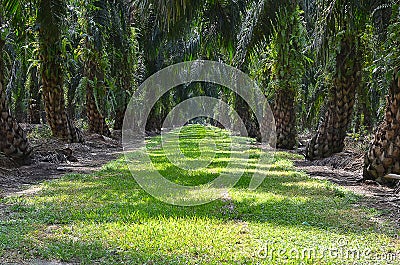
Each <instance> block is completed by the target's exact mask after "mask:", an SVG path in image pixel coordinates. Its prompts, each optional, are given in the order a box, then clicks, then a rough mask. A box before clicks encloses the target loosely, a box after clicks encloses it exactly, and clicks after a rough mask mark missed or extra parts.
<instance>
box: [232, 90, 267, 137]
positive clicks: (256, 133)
mask: <svg viewBox="0 0 400 265" xmlns="http://www.w3.org/2000/svg"><path fill="white" fill-rule="evenodd" d="M235 110H236V112H237V114H238V115H239V116H240V118H241V119H242V121H243V123H244V125H245V126H246V129H247V134H248V136H249V137H251V138H255V139H257V140H258V141H260V139H261V134H260V129H259V126H258V124H257V123H256V122H255V121H254V119H253V117H252V115H251V112H250V107H249V105H248V104H247V103H246V101H245V100H244V99H243V98H242V97H240V96H239V95H235Z"/></svg>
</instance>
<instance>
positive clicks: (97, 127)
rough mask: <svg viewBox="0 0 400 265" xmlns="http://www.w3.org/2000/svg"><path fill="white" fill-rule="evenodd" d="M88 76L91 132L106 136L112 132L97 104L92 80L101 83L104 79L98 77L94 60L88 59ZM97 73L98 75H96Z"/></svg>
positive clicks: (87, 98)
mask: <svg viewBox="0 0 400 265" xmlns="http://www.w3.org/2000/svg"><path fill="white" fill-rule="evenodd" d="M85 71H86V76H87V77H88V79H89V80H90V81H91V82H87V84H86V115H87V117H88V120H89V132H91V133H97V134H101V135H104V136H110V135H111V132H110V130H109V128H108V126H107V124H106V120H105V118H104V116H103V115H102V114H101V113H100V111H99V108H98V106H97V104H96V99H95V95H94V91H93V85H92V82H93V81H94V80H97V84H100V83H101V82H102V80H99V79H98V77H99V76H98V74H96V73H98V71H99V69H98V67H97V65H96V63H95V62H94V61H92V60H90V59H89V60H88V61H87V63H86V69H85ZM96 75H97V76H96Z"/></svg>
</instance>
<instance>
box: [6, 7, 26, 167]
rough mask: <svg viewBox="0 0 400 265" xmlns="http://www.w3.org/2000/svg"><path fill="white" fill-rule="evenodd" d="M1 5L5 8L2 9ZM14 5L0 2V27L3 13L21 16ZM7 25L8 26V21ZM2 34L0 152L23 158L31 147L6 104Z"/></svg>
mask: <svg viewBox="0 0 400 265" xmlns="http://www.w3.org/2000/svg"><path fill="white" fill-rule="evenodd" d="M3 7H5V8H4V9H3ZM15 7H16V8H14V9H10V3H7V2H4V3H3V2H2V6H1V7H0V27H3V26H4V23H5V22H6V21H5V19H4V14H7V15H8V16H7V17H9V18H10V20H11V18H12V16H13V15H14V13H17V14H18V15H19V16H21V9H20V8H19V6H18V5H17V6H15ZM11 10H13V12H11ZM8 26H10V23H9V24H8ZM4 34H5V33H4V31H2V32H0V152H1V153H3V154H5V155H6V156H9V157H12V158H14V159H25V158H27V157H29V155H30V153H31V151H32V149H31V147H30V144H29V141H28V139H27V137H26V133H25V131H24V130H23V129H22V128H21V126H20V125H19V124H18V122H17V121H16V120H15V118H14V117H13V116H12V115H11V111H10V109H9V108H8V104H7V98H6V91H5V88H6V86H5V85H6V84H5V76H4V62H3V47H4V45H5V39H4Z"/></svg>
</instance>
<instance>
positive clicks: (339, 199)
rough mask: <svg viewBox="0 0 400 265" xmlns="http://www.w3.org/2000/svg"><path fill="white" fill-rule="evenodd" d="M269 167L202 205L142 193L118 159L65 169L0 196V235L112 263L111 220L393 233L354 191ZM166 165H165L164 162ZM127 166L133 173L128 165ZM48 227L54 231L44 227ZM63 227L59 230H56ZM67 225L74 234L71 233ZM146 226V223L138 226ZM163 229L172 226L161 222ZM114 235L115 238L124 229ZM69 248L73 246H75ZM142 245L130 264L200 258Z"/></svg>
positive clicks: (45, 251)
mask: <svg viewBox="0 0 400 265" xmlns="http://www.w3.org/2000/svg"><path fill="white" fill-rule="evenodd" d="M273 169H274V170H272V171H269V172H267V173H268V174H266V175H267V177H266V179H265V180H264V182H263V183H262V185H261V186H260V187H259V188H258V189H257V190H256V191H250V190H248V189H247V187H248V184H249V182H250V179H251V177H252V176H251V174H248V173H246V174H245V175H244V176H243V177H242V178H241V180H240V181H239V182H238V183H237V185H236V186H235V188H234V189H232V190H230V192H229V196H228V197H225V198H223V199H221V200H217V201H214V202H211V203H209V204H206V205H200V206H196V207H179V206H173V205H169V204H165V203H162V202H160V201H158V200H157V199H155V198H153V197H152V196H150V195H149V194H147V193H146V192H145V191H144V190H143V189H141V187H140V186H139V185H138V184H137V183H136V182H135V180H134V178H133V177H132V175H131V172H130V171H129V170H128V168H127V166H126V164H125V163H124V161H123V160H122V159H120V160H118V161H116V162H114V163H112V164H110V165H108V166H105V167H104V168H103V169H102V170H101V171H99V172H98V173H95V174H92V175H69V176H66V177H64V178H63V179H60V180H57V181H52V182H47V183H46V184H45V188H44V190H43V191H42V192H41V193H40V194H38V195H36V196H33V197H26V198H25V197H24V198H14V199H13V198H11V199H8V201H7V203H8V204H9V205H11V206H10V207H9V216H8V217H7V218H6V219H4V220H3V221H2V225H3V227H8V228H5V229H4V230H5V235H6V237H7V236H12V235H13V234H14V235H15V234H17V232H18V231H19V234H18V240H21V241H23V242H25V243H23V244H22V245H21V246H22V247H23V248H26V247H28V248H31V249H33V250H34V251H32V253H33V254H32V255H34V256H36V255H37V256H40V257H42V258H45V259H54V258H57V257H58V258H59V259H62V260H68V261H71V260H74V259H78V260H80V261H82V260H84V261H86V262H89V263H90V261H93V260H102V259H106V260H107V261H108V262H119V261H121V260H123V259H124V258H123V256H124V255H125V254H123V253H125V252H124V251H122V250H121V253H122V254H121V253H119V252H118V251H119V250H118V248H117V249H116V248H115V244H116V243H115V242H114V241H113V242H114V243H112V242H111V243H110V242H108V241H107V240H108V236H109V234H107V233H108V232H107V231H114V230H113V229H112V227H113V226H114V225H116V224H118V225H117V226H118V229H121V230H122V231H124V229H126V228H124V227H141V228H140V229H145V232H143V233H145V234H144V235H142V237H144V236H145V235H146V233H149V234H151V233H154V236H157V231H158V230H154V231H156V232H154V231H153V232H151V231H152V230H151V225H149V224H152V225H154V223H162V222H174V220H175V221H178V220H179V222H182V220H183V222H197V221H198V220H200V221H201V222H217V223H219V224H221V225H231V224H233V223H241V222H245V223H251V224H255V225H257V224H268V225H271V226H276V227H287V228H288V229H289V230H290V229H293V228H297V229H302V230H307V229H317V230H320V231H321V232H322V231H326V229H331V228H333V229H334V230H335V233H337V234H343V235H346V234H349V233H353V234H358V233H360V232H363V231H373V232H374V233H377V234H383V235H387V236H389V237H390V236H393V235H392V233H391V232H389V231H386V230H382V229H381V227H380V225H379V224H377V223H376V222H375V221H374V220H372V219H371V218H370V217H369V216H368V215H367V213H366V212H364V211H361V210H357V209H354V207H353V206H352V204H353V203H354V202H355V201H356V200H357V197H356V196H355V195H353V194H351V193H348V192H345V191H343V190H341V189H339V188H338V187H336V186H334V185H331V184H329V183H328V182H324V181H317V180H310V179H309V178H308V177H307V176H306V175H305V174H303V173H299V172H295V171H292V170H291V169H290V168H286V169H282V170H281V171H279V168H278V167H275V168H273ZM138 170H140V169H138ZM167 172H171V169H168V168H166V169H165V173H167ZM132 173H133V174H135V172H134V171H133V172H132ZM206 177H207V176H206ZM208 177H210V176H208ZM175 180H178V179H177V178H175ZM197 181H202V180H194V183H196V182H197ZM171 220H172V221H171ZM196 220H197V221H196ZM305 224H306V225H305ZM11 227H12V228H11ZM49 227H50V228H51V227H53V228H54V230H51V229H50V230H49ZM71 227H73V228H71ZM96 227H99V231H96ZM110 227H111V228H110ZM63 229H64V230H65V229H66V231H64V232H63ZM74 229H76V230H79V231H82V233H81V234H79V233H78V235H76V231H75V230H74ZM107 229H109V230H107ZM146 229H150V230H149V231H148V232H146V231H147V230H146ZM153 229H154V228H153ZM157 229H161V228H157ZM166 229H172V228H171V227H170V226H167V228H166ZM189 229H190V228H189ZM103 230H104V231H103ZM141 231H142V230H141ZM165 232H167V233H168V232H169V231H164V232H163V233H165ZM187 232H188V233H190V232H192V231H189V230H188V231H187ZM7 233H8V234H7ZM97 233H99V234H97ZM121 233H122V232H121ZM171 233H173V232H171ZM58 234H62V236H60V237H59V236H58ZM93 235H95V236H93ZM92 236H93V237H92ZM181 236H185V235H184V234H183V235H181ZM120 237H122V238H123V237H124V234H123V233H122V234H121V236H120ZM0 240H1V237H0ZM114 240H117V239H114ZM148 240H150V241H151V240H152V239H151V238H149V239H148ZM166 240H167V241H168V240H169V239H168V238H167V239H166ZM128 241H129V240H128ZM4 242H5V243H4V244H3V245H4V246H6V247H7V246H8V247H9V245H8V244H10V242H9V241H4ZM35 242H36V243H38V242H40V244H38V245H36V244H35ZM118 242H119V241H118ZM157 244H158V243H157ZM21 246H18V245H15V246H13V247H12V248H14V247H15V248H20V247H21ZM125 248H126V249H129V247H127V246H125V247H123V249H125ZM3 249H4V248H3ZM76 249H81V251H80V252H79V253H77V252H76ZM149 249H153V250H154V247H153V246H152V247H149V248H147V250H144V251H141V250H140V249H138V250H134V251H133V252H132V251H131V252H129V253H130V254H129V259H130V260H133V261H132V263H131V264H136V263H135V262H136V261H137V262H138V263H141V262H145V261H148V260H153V261H156V262H157V264H167V263H178V264H179V263H180V262H181V263H182V264H184V263H185V261H186V260H188V259H194V260H199V259H200V258H204V257H195V256H196V254H195V253H196V251H194V252H193V253H194V254H193V253H192V252H191V255H194V257H193V256H191V257H186V256H182V257H179V255H178V254H171V255H170V256H169V255H167V254H165V253H164V254H163V253H159V252H158V251H157V250H154V253H153V252H150V251H149ZM35 251H36V253H35ZM132 253H134V254H132ZM200 253H201V251H200ZM200 256H201V255H200Z"/></svg>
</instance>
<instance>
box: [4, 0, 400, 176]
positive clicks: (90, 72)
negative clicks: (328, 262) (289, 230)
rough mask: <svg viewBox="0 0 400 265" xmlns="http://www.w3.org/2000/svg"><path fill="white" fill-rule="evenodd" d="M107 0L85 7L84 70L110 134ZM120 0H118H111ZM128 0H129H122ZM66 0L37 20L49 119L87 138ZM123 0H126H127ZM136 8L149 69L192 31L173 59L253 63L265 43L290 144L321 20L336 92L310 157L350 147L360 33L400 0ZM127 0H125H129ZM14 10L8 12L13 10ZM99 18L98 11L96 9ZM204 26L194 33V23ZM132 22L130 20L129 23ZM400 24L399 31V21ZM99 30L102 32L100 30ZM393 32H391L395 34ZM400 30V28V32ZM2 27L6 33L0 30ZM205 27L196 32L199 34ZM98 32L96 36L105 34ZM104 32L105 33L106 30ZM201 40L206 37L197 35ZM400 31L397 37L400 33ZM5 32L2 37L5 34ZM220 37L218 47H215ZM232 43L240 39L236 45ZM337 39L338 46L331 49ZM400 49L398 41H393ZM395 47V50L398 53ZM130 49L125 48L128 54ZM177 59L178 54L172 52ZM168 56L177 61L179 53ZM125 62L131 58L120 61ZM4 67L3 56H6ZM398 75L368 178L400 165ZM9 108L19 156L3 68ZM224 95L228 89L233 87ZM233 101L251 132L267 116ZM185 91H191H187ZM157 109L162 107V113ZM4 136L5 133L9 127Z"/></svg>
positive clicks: (24, 147)
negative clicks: (69, 73)
mask: <svg viewBox="0 0 400 265" xmlns="http://www.w3.org/2000/svg"><path fill="white" fill-rule="evenodd" d="M104 2H107V1H102V2H101V1H93V3H94V8H93V10H87V12H86V13H85V15H86V16H87V21H94V23H92V24H88V25H86V29H87V33H88V34H87V36H88V37H87V39H86V41H85V43H84V45H85V48H86V51H87V52H86V53H85V58H84V61H85V63H84V68H85V70H84V75H85V76H86V78H87V79H88V82H87V83H86V84H87V85H86V91H87V93H86V107H87V109H86V112H87V116H88V123H89V130H90V131H91V132H94V133H99V134H103V135H109V134H110V130H109V128H108V126H107V124H106V122H105V116H104V113H103V112H104V111H103V110H102V108H101V104H99V103H98V102H97V99H96V97H95V95H94V92H93V89H94V87H93V86H96V87H99V86H100V87H101V86H104V82H105V80H104V69H102V65H101V63H99V58H101V57H102V54H101V53H102V49H101V48H99V47H98V46H96V44H95V43H94V42H93V38H92V37H93V35H94V34H98V32H100V34H101V31H102V23H101V12H102V9H104V5H102V3H104ZM110 2H112V3H113V4H115V3H116V2H115V1H110ZM119 3H120V4H121V3H124V1H120V2H119ZM25 4H26V2H25V1H23V0H4V5H3V7H4V10H0V16H3V17H0V23H1V24H3V25H5V24H6V23H12V24H13V26H14V27H18V26H19V25H20V23H19V22H20V20H21V19H22V18H21V13H22V10H23V8H24V6H25ZM65 4H66V3H65V2H64V0H38V3H37V22H38V25H39V44H40V46H39V50H40V70H41V81H42V94H43V101H44V106H45V111H46V116H47V122H48V123H49V125H50V128H51V130H52V133H53V135H54V136H55V137H58V138H61V139H63V140H65V141H69V142H81V141H83V140H84V139H83V136H82V133H81V132H80V130H78V129H77V128H76V126H74V124H73V122H72V120H71V118H70V117H69V115H68V113H67V111H66V107H65V99H64V89H63V85H64V82H63V76H64V75H63V73H62V60H63V59H62V57H61V43H60V39H61V35H62V28H63V27H62V24H63V23H64V14H65ZM125 4H126V5H125V7H126V6H127V3H125ZM129 5H130V11H131V14H125V20H124V23H125V24H129V23H130V22H131V21H130V19H132V18H131V17H132V16H135V19H136V20H137V21H140V24H139V25H138V27H139V31H140V33H141V34H139V35H138V43H139V47H140V48H141V49H142V50H143V60H144V61H145V68H146V71H145V75H144V76H143V77H142V79H143V80H144V79H145V78H146V76H149V75H151V74H152V73H154V72H155V71H157V70H158V69H159V68H161V67H162V65H159V64H158V59H159V57H160V50H163V49H165V46H166V44H168V43H173V42H179V41H185V40H186V39H187V38H188V36H189V37H190V38H191V39H193V40H194V41H192V42H191V44H193V45H191V46H190V47H185V49H184V50H185V51H184V54H182V56H177V57H176V58H175V60H187V59H191V58H193V56H195V58H199V57H200V58H206V59H211V60H225V61H227V62H228V63H231V64H232V65H234V66H236V67H238V68H240V69H242V70H243V71H249V70H250V69H249V68H248V67H249V60H250V58H251V54H252V51H254V50H255V49H256V48H257V47H260V45H261V46H262V45H265V50H266V51H267V52H266V56H265V58H264V59H263V61H262V63H263V64H265V66H264V67H263V69H262V71H261V72H262V74H264V75H268V78H267V81H268V85H269V86H271V88H272V90H273V91H274V94H275V101H274V104H273V105H274V107H273V110H274V116H275V120H276V127H277V134H278V135H277V139H278V143H277V144H278V147H279V148H285V149H292V148H294V147H295V145H296V137H297V135H296V126H295V122H296V98H297V93H298V91H299V90H300V86H301V82H302V77H303V76H304V73H305V71H306V69H307V67H309V66H310V64H311V59H310V58H308V57H307V55H306V54H307V48H309V47H308V46H307V45H308V44H309V42H308V41H307V40H306V39H305V37H304V36H305V35H306V33H305V32H306V31H309V30H310V29H309V28H307V27H306V25H305V22H304V19H305V20H307V21H308V20H310V21H314V22H315V25H316V26H315V29H314V30H313V31H312V32H313V34H314V35H313V37H314V40H315V41H314V42H313V46H312V48H314V50H316V54H317V55H318V56H317V57H316V58H317V59H318V60H322V61H325V62H326V64H328V61H330V62H334V63H333V64H332V77H331V81H330V83H329V86H328V94H327V95H328V97H327V99H326V104H325V106H324V110H325V111H324V113H323V115H322V116H321V121H320V122H319V125H318V129H317V131H316V134H315V135H314V137H313V138H312V140H311V141H310V142H309V144H308V145H307V148H306V157H307V158H309V159H320V158H324V157H328V156H331V155H332V154H334V153H337V152H341V151H342V150H343V148H344V139H345V137H346V133H347V131H348V128H349V125H350V123H351V120H352V114H353V109H354V105H355V100H356V92H357V91H361V90H362V89H363V88H362V86H363V83H362V69H363V61H362V59H363V58H364V57H363V51H364V50H365V49H364V47H363V43H362V40H361V33H362V32H363V31H364V30H365V27H366V25H367V22H368V21H370V20H371V14H372V13H374V11H375V10H378V9H386V10H387V9H393V10H396V8H398V6H397V5H396V3H395V1H384V0H382V1H343V0H337V1H326V0H315V1H311V3H310V1H303V2H298V1H295V0H291V1H279V2H278V1H269V0H258V1H248V0H237V1H211V0H201V1H189V0H158V1H155V0H137V1H132V2H131V3H130V4H129ZM306 5H307V6H308V5H312V6H313V7H314V8H313V12H312V13H311V14H309V13H306V14H303V13H302V11H301V10H300V9H299V6H306ZM122 6H124V5H122ZM4 15H6V17H7V19H5V17H4ZM392 17H393V20H392V23H386V24H391V25H392V28H391V29H388V28H382V27H378V26H377V28H379V32H380V33H381V32H382V31H383V32H385V31H388V30H391V34H395V35H396V32H397V33H399V34H400V31H398V25H399V24H398V23H399V17H398V13H396V12H394V13H393V16H392ZM91 18H93V19H91ZM194 27H196V29H197V30H198V29H201V30H202V32H200V33H198V34H197V35H196V33H193V32H192V30H193V28H194ZM125 28H129V26H126V25H125ZM396 30H397V31H396ZM95 32H97V33H95ZM388 35H390V34H388ZM397 36H398V35H397ZM0 37H1V36H0ZM196 37H198V38H196ZM97 39H98V38H97ZM99 39H100V40H101V36H100V37H99ZM196 41H197V42H201V45H196ZM396 41H397V39H396V37H394V38H393V37H392V43H397V42H396ZM2 43H3V44H4V39H0V49H1V48H2V45H1V44H2ZM215 47H218V49H215ZM232 47H233V49H232ZM332 47H337V49H332ZM232 50H233V52H232V54H233V55H232V56H230V57H229V56H228V58H227V57H226V56H224V55H223V54H224V52H225V54H226V51H232ZM394 52H395V53H396V52H397V54H398V46H396V48H395V51H394ZM394 57H395V56H394ZM122 58H124V57H122ZM125 58H129V56H125ZM171 62H173V60H172V61H171ZM171 62H170V63H171ZM119 63H120V64H122V65H124V64H125V65H126V64H129V62H128V61H124V60H122V61H120V62H119ZM0 67H1V62H0ZM392 70H396V71H397V72H396V74H394V75H393V78H392V79H393V80H392V84H391V86H390V90H389V95H388V99H387V111H386V115H385V120H384V122H383V123H382V125H381V126H380V127H379V129H378V131H377V133H376V136H375V140H374V143H373V144H372V145H371V147H370V150H369V152H368V154H367V155H366V159H365V168H364V176H365V178H370V179H377V180H383V177H384V176H385V175H386V174H387V173H389V172H392V173H399V174H400V165H399V163H400V130H399V129H397V124H398V123H399V122H400V114H399V113H400V112H399V111H398V110H399V106H398V104H400V103H399V100H400V96H399V95H400V91H399V90H400V89H399V86H400V83H399V75H398V74H397V73H398V68H396V67H395V66H393V69H392ZM128 79H129V78H126V76H125V77H124V76H122V77H121V80H122V81H121V83H120V85H121V86H123V87H124V89H125V90H129V89H130V86H132V85H131V83H130V82H129V81H126V82H125V81H123V80H128ZM0 92H1V101H0V107H1V113H2V115H1V117H0V122H1V124H0V133H1V136H2V137H1V140H0V151H1V152H3V153H5V154H6V155H10V156H13V157H15V158H22V157H25V156H27V155H29V153H30V151H31V149H30V147H29V144H28V141H27V139H26V135H25V134H24V133H23V131H22V129H21V128H20V127H19V126H18V124H17V123H16V121H15V119H13V117H12V116H11V114H10V111H9V109H8V107H7V104H6V103H7V102H6V97H5V91H4V75H3V74H2V71H1V68H0ZM123 95H125V96H123V98H124V99H123V102H124V103H123V104H120V106H119V110H118V113H119V119H118V122H117V119H116V124H119V125H115V128H116V129H119V128H121V126H122V117H123V114H124V111H125V108H126V103H127V98H126V94H123ZM225 96H226V95H224V96H223V97H225ZM230 96H233V97H234V99H233V100H232V102H233V103H234V105H235V108H236V110H237V112H238V114H239V115H240V116H241V117H242V118H243V119H244V121H245V124H246V127H247V129H248V131H249V135H250V136H252V137H257V136H258V133H259V132H258V131H259V126H258V124H256V123H255V121H254V120H255V119H254V118H253V115H252V113H251V112H250V110H249V109H248V108H247V107H246V105H245V104H244V103H243V102H242V101H243V100H242V99H241V98H240V97H238V96H237V95H230ZM183 97H184V96H183ZM169 98H170V97H169V96H168V95H166V96H165V97H163V99H162V100H161V101H162V102H160V103H159V104H160V106H158V107H159V109H160V110H161V111H159V112H158V113H156V112H155V111H153V112H152V115H151V117H150V121H151V122H149V123H148V126H149V127H148V128H147V129H148V130H153V129H157V128H158V127H160V126H161V123H160V122H159V121H162V119H163V115H166V113H168V111H167V108H168V106H167V105H168V101H169ZM157 115H158V116H157ZM3 136H4V137H3Z"/></svg>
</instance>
